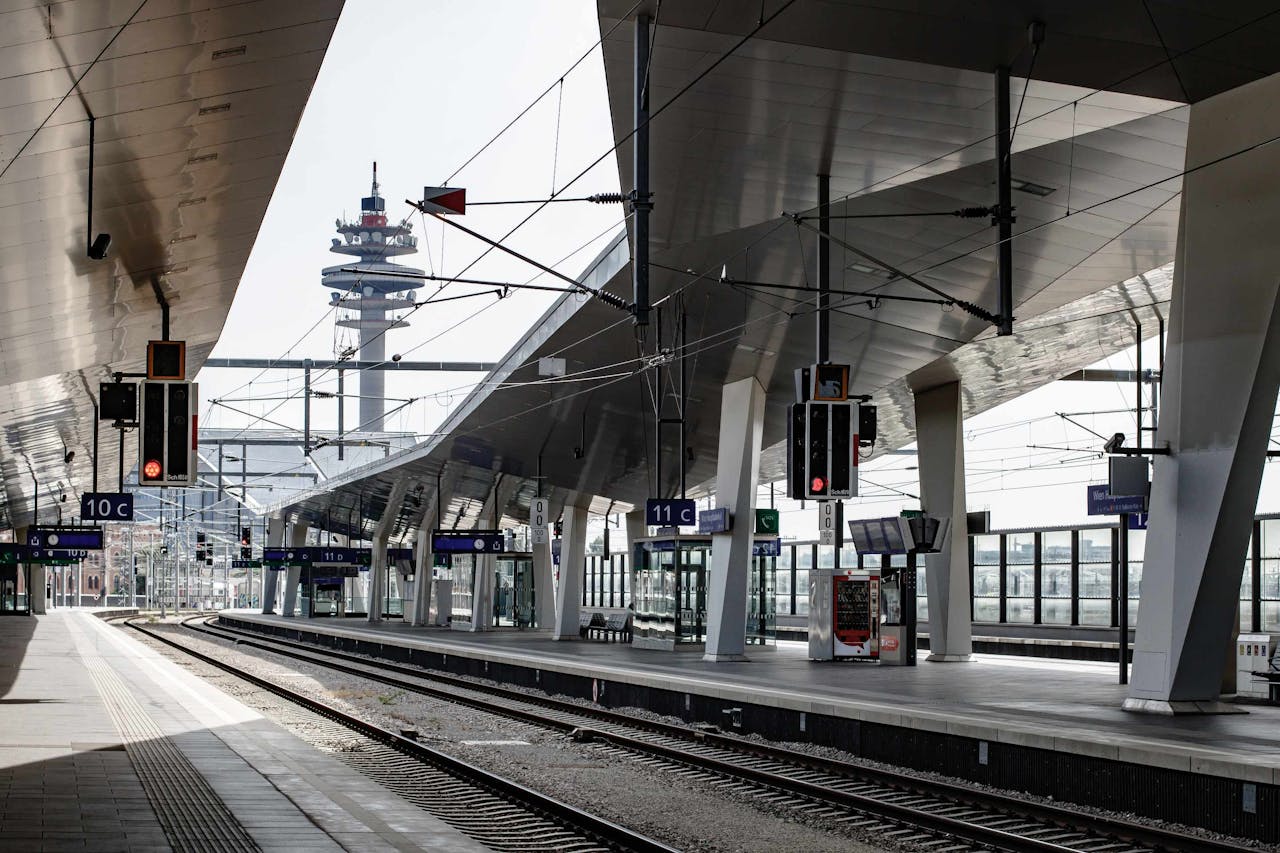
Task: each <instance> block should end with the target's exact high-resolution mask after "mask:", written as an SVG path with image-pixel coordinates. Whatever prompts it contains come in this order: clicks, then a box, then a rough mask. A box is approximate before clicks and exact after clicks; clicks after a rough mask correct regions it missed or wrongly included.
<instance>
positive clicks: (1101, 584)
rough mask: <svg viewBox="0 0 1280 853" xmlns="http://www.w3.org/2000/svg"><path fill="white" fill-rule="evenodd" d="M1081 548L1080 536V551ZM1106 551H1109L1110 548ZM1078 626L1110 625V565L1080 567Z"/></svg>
mask: <svg viewBox="0 0 1280 853" xmlns="http://www.w3.org/2000/svg"><path fill="white" fill-rule="evenodd" d="M1083 547H1084V537H1083V535H1082V536H1081V549H1082V551H1083ZM1107 550H1108V551H1110V548H1108V549H1107ZM1080 624H1081V625H1110V624H1111V564H1110V563H1088V564H1081V566H1080Z"/></svg>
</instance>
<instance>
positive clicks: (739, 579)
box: [703, 376, 765, 661]
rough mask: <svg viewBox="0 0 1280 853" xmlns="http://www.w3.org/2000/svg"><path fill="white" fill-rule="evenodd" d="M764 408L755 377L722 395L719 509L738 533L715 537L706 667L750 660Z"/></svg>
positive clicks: (727, 387) (741, 380)
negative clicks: (751, 580) (749, 600)
mask: <svg viewBox="0 0 1280 853" xmlns="http://www.w3.org/2000/svg"><path fill="white" fill-rule="evenodd" d="M764 402H765V394H764V388H763V387H761V385H760V383H759V382H758V381H756V378H755V377H754V376H751V377H748V378H746V379H740V380H738V381H737V382H733V383H730V384H728V385H726V386H724V388H723V390H722V391H721V395H720V449H719V455H718V456H717V459H716V505H717V506H718V507H727V508H728V510H729V514H730V516H731V517H732V518H733V527H732V529H731V530H730V531H729V532H728V533H717V534H715V535H713V536H712V537H711V573H710V574H711V577H710V578H709V579H708V584H707V585H708V587H709V592H708V595H707V650H706V653H705V654H704V655H703V660H707V661H734V660H745V659H746V654H745V653H746V631H747V577H748V575H749V574H750V572H751V529H752V526H753V514H754V510H755V501H756V482H757V481H758V480H759V477H760V438H761V435H762V433H763V430H764Z"/></svg>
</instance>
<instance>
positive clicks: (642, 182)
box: [631, 15, 653, 326]
mask: <svg viewBox="0 0 1280 853" xmlns="http://www.w3.org/2000/svg"><path fill="white" fill-rule="evenodd" d="M635 47H636V51H635V58H636V64H635V78H636V79H635V84H636V87H635V108H636V110H635V120H636V124H635V135H634V136H633V137H632V139H631V152H632V160H631V162H632V172H633V173H634V174H633V178H634V180H635V188H634V190H633V191H632V196H631V212H632V214H633V215H634V219H635V232H636V244H635V250H634V253H633V255H632V258H633V259H632V262H631V281H632V295H633V297H634V298H633V301H634V302H635V308H634V311H635V315H634V319H635V324H636V325H637V326H647V325H649V211H650V210H652V209H653V202H652V200H651V198H650V195H649V16H648V15H637V16H636V46H635Z"/></svg>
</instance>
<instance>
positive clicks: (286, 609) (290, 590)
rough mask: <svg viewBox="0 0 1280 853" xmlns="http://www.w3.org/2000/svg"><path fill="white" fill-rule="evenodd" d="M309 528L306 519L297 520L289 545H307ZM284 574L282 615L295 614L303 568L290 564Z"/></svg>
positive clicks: (290, 531)
mask: <svg viewBox="0 0 1280 853" xmlns="http://www.w3.org/2000/svg"><path fill="white" fill-rule="evenodd" d="M308 529H309V528H308V526H307V523H306V522H305V521H295V522H294V523H293V527H292V528H291V529H290V530H289V545H290V546H291V547H294V548H301V547H303V546H305V545H306V544H307V530H308ZM284 576H285V577H284V606H283V607H282V608H281V615H282V616H293V615H294V611H296V610H297V608H298V582H299V581H300V580H301V579H302V569H301V568H300V567H299V566H289V567H288V568H287V569H285V572H284Z"/></svg>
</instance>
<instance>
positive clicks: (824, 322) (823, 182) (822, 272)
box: [817, 175, 831, 364]
mask: <svg viewBox="0 0 1280 853" xmlns="http://www.w3.org/2000/svg"><path fill="white" fill-rule="evenodd" d="M818 232H819V234H821V236H820V237H818V315H817V319H818V335H817V337H818V352H817V355H818V358H817V362H818V363H819V364H825V363H827V362H828V361H830V360H831V310H830V309H831V241H830V240H828V239H827V235H829V234H830V233H831V176H830V175H818Z"/></svg>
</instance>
